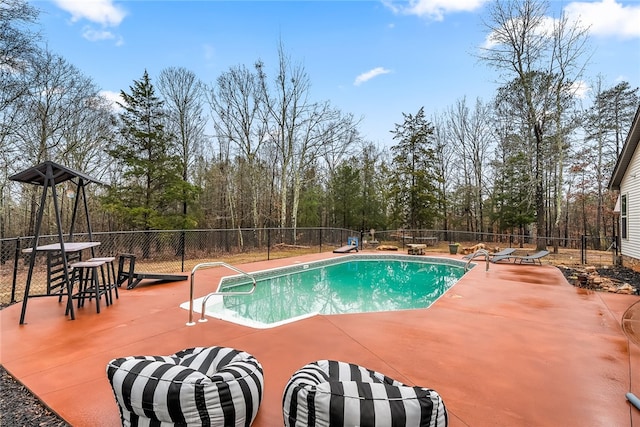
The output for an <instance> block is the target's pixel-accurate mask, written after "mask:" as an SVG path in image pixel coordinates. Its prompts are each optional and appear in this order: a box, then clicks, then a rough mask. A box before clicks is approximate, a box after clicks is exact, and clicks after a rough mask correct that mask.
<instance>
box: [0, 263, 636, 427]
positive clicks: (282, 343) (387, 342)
mask: <svg viewBox="0 0 640 427" xmlns="http://www.w3.org/2000/svg"><path fill="white" fill-rule="evenodd" d="M339 256H342V255H340V254H332V253H322V254H315V255H307V256H301V257H296V258H288V259H281V260H274V261H264V262H257V263H251V264H245V265H242V266H238V267H240V268H242V269H244V270H246V271H258V270H263V269H268V268H274V267H279V266H284V265H291V264H293V263H294V262H309V261H313V260H318V259H326V258H328V257H339ZM449 258H457V259H460V258H461V256H451V257H449ZM200 273H202V275H201V276H200ZM231 273H232V272H230V271H229V270H225V269H223V268H216V269H211V270H202V271H201V272H199V273H198V275H197V280H196V289H195V295H196V297H198V296H202V295H204V294H206V293H208V292H210V291H212V290H213V289H214V288H215V286H216V285H217V283H218V280H219V278H220V277H221V276H223V275H230V274H231ZM188 298H189V282H188V281H183V282H177V283H165V284H159V285H145V284H144V282H143V283H142V284H141V285H139V286H138V287H136V288H134V289H132V290H126V289H125V288H121V291H120V299H119V300H117V301H116V302H115V304H114V305H113V306H111V307H108V308H103V310H102V312H101V313H100V314H96V312H95V308H94V307H93V304H87V305H86V306H85V307H84V308H82V309H79V310H77V316H76V320H74V321H72V320H69V319H68V317H65V316H64V315H63V313H64V304H58V302H57V300H56V299H55V298H33V299H30V300H29V304H28V309H27V313H26V322H27V323H26V324H25V325H22V326H21V325H19V324H18V321H19V317H20V309H21V304H15V305H13V306H11V307H8V308H5V309H4V310H2V311H0V323H1V325H0V326H1V334H2V335H1V337H0V347H1V349H0V363H1V364H2V365H3V366H4V367H5V369H7V371H8V372H9V373H10V374H11V375H13V376H14V377H16V378H17V379H18V380H19V381H20V382H22V383H23V384H24V385H25V386H26V387H28V388H29V389H30V390H31V391H32V392H33V393H35V394H36V395H37V396H38V397H39V398H40V399H41V400H42V401H43V402H44V403H45V404H47V405H48V406H49V407H50V408H51V409H52V410H53V411H55V412H56V413H58V414H59V415H60V416H61V417H62V418H64V419H65V420H66V421H67V422H68V423H69V424H71V425H73V426H79V427H82V426H116V425H119V423H120V420H119V414H118V408H117V405H116V403H115V400H114V397H113V394H112V391H111V388H110V386H109V383H108V381H107V379H106V375H105V367H106V364H107V362H108V361H109V360H111V359H113V358H115V357H120V356H128V355H141V354H157V355H168V354H172V353H174V352H176V351H178V350H180V349H183V348H187V347H194V346H212V345H219V346H228V347H235V348H238V349H242V350H245V351H247V352H249V353H251V354H253V355H254V356H255V357H256V358H257V359H258V360H259V361H260V362H261V364H262V366H263V368H264V373H265V394H264V400H263V402H262V405H261V406H260V410H259V412H258V417H257V419H256V422H255V423H254V424H253V425H254V426H258V427H268V426H279V425H282V424H283V421H282V408H281V405H282V402H281V399H282V391H283V389H284V386H285V384H286V382H287V380H288V379H289V377H290V376H291V375H292V374H293V373H294V372H295V371H296V370H297V369H299V368H300V367H302V366H303V365H305V364H306V363H308V362H310V361H314V360H318V359H337V360H343V361H347V362H352V363H357V364H360V365H363V366H366V367H368V368H370V369H374V370H377V371H380V372H382V373H385V374H386V375H388V376H390V377H393V378H395V379H397V380H399V381H402V382H404V383H406V384H411V385H420V386H423V387H430V388H433V389H435V390H437V391H438V392H439V393H440V395H441V396H442V398H443V400H444V402H445V404H446V406H447V409H448V410H449V419H450V426H454V427H455V426H524V425H526V426H559V425H562V426H616V427H618V426H634V425H635V426H640V411H639V410H637V409H636V408H634V407H633V406H632V405H631V404H629V402H627V400H626V399H625V394H626V393H627V392H632V393H634V394H635V395H636V396H640V345H638V343H637V341H636V342H634V341H633V340H632V339H630V338H629V336H628V335H627V334H625V330H627V331H631V333H633V331H640V304H638V301H640V297H638V296H632V295H616V294H606V293H599V292H598V293H597V292H592V291H586V290H583V289H579V288H574V287H573V286H571V285H569V284H568V283H567V281H566V280H565V278H564V276H563V275H562V273H561V272H560V271H559V270H558V269H557V268H555V267H553V266H550V265H542V266H530V265H513V264H491V265H490V269H489V271H488V272H485V265H484V262H478V266H477V267H476V268H474V269H472V270H471V271H470V272H468V273H467V274H466V275H465V276H464V277H463V278H462V279H461V280H460V281H459V282H458V283H457V284H456V285H455V286H454V287H453V288H452V289H451V290H450V291H449V292H447V294H445V295H444V296H443V297H442V298H440V299H439V300H438V301H437V302H436V303H435V304H433V305H432V306H431V307H430V308H428V309H420V310H408V311H400V312H385V313H367V314H345V315H332V316H314V317H312V318H309V319H305V320H301V321H299V322H295V323H291V324H287V325H283V326H280V327H277V328H273V329H263V330H257V329H251V328H247V327H243V326H239V325H235V324H232V323H228V322H224V321H220V320H216V319H210V320H209V321H208V322H206V323H198V324H196V325H195V326H191V327H190V326H186V325H185V323H186V321H187V319H188V313H187V311H185V310H183V309H181V308H179V304H180V303H182V302H184V301H186V300H188ZM631 306H633V308H632V309H631V310H629V308H630V307H631ZM623 327H624V330H623Z"/></svg>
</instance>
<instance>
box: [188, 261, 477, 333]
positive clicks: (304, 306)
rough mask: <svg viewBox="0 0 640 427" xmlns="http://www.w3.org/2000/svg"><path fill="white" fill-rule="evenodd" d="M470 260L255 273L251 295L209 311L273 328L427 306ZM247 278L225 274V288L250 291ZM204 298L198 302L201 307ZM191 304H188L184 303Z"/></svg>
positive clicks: (216, 301) (224, 300)
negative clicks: (318, 317) (323, 317)
mask: <svg viewBox="0 0 640 427" xmlns="http://www.w3.org/2000/svg"><path fill="white" fill-rule="evenodd" d="M464 266H465V262H462V261H458V260H452V259H448V258H435V257H419V258H418V257H415V256H404V255H370V254H358V255H355V254H354V255H347V256H344V257H339V258H332V259H329V260H323V261H317V262H313V263H301V264H297V265H295V266H291V267H284V268H279V269H272V270H265V271H260V272H255V273H251V274H252V275H253V276H254V278H255V280H256V282H257V286H256V290H255V292H254V293H253V294H251V295H243V296H224V297H222V296H214V297H211V298H209V300H208V301H207V310H206V314H207V315H208V316H211V317H215V318H218V319H222V320H227V321H231V322H234V323H239V324H242V325H245V326H250V327H254V328H271V327H275V326H278V325H282V324H284V323H289V322H292V321H296V320H300V319H304V318H307V317H310V316H314V315H316V314H326V315H330V314H343V313H366V312H380V311H392V310H410V309H418V308H426V307H429V306H430V305H431V304H433V303H434V302H435V301H436V300H437V299H438V298H440V297H441V296H442V295H443V294H444V293H445V292H446V291H447V290H448V289H449V288H451V287H452V286H453V285H454V284H455V283H456V282H457V281H458V280H459V279H460V277H462V275H463V274H464ZM250 287H251V284H250V283H249V282H248V281H247V279H246V277H243V276H241V275H237V276H228V277H224V278H223V279H222V284H221V289H222V290H223V291H224V290H226V291H231V290H233V291H245V290H248V289H249V288H250ZM201 305H202V298H200V299H198V300H196V301H195V302H194V307H195V308H196V310H195V311H197V312H199V308H200V307H201ZM181 307H183V308H187V309H188V303H184V304H182V305H181Z"/></svg>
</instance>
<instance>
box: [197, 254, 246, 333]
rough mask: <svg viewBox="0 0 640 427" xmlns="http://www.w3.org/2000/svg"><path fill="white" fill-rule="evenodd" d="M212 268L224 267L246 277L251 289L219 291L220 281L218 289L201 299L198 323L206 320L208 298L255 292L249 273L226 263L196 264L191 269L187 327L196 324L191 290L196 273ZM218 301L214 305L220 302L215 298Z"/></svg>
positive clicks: (219, 299)
mask: <svg viewBox="0 0 640 427" xmlns="http://www.w3.org/2000/svg"><path fill="white" fill-rule="evenodd" d="M212 267H226V268H228V269H229V270H233V271H235V272H236V273H239V274H241V275H243V276H247V277H248V278H249V279H251V282H252V283H253V286H252V287H251V290H249V291H224V292H223V291H221V290H220V289H221V288H222V281H223V280H222V279H220V283H218V288H217V289H216V290H215V292H211V293H209V294H207V295H206V296H205V297H204V298H203V299H202V311H201V317H200V322H206V321H207V319H206V317H205V308H206V305H207V301H208V300H209V298H212V297H222V296H223V295H250V294H252V293H253V291H255V290H256V279H255V278H254V277H253V276H252V275H251V274H249V273H246V272H244V271H242V270H240V269H239V268H237V267H234V266H232V265H229V264H227V263H226V262H221V261H218V262H203V263H200V264H197V265H196V266H195V267H193V269H192V270H191V283H190V287H189V321H188V322H187V326H193V325H195V324H196V323H195V322H194V321H193V288H194V285H195V276H196V271H198V270H200V269H203V268H212ZM217 300H218V301H216V303H219V302H220V301H221V298H217Z"/></svg>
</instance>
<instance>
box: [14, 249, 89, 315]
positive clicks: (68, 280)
mask: <svg viewBox="0 0 640 427" xmlns="http://www.w3.org/2000/svg"><path fill="white" fill-rule="evenodd" d="M99 245H100V242H63V243H51V244H48V245H41V246H36V248H35V251H36V252H61V253H62V268H63V271H64V282H65V286H66V289H67V308H66V311H65V313H66V312H68V313H69V316H70V317H71V320H75V318H76V316H75V311H74V309H73V302H72V299H71V293H72V291H73V287H72V283H71V274H70V272H69V263H68V259H67V255H66V254H68V253H75V252H81V251H83V250H85V249H91V255H92V256H93V248H95V247H96V246H99ZM33 249H34V248H26V249H23V250H22V252H23V253H32V252H33ZM49 267H50V266H49ZM31 278H32V275H31V274H29V276H28V277H27V283H26V286H25V289H24V298H23V300H22V315H21V318H20V324H22V323H24V315H25V313H26V310H27V300H28V299H29V289H30V287H31ZM61 295H62V294H49V293H47V294H41V295H31V297H44V296H58V297H61Z"/></svg>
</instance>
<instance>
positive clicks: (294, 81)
mask: <svg viewBox="0 0 640 427" xmlns="http://www.w3.org/2000/svg"><path fill="white" fill-rule="evenodd" d="M278 59H279V61H278V71H277V74H276V77H275V81H274V84H273V86H271V85H269V82H268V80H267V75H266V72H265V70H264V65H263V64H262V63H261V62H258V63H257V64H256V68H257V70H258V76H259V82H260V89H261V97H262V100H263V102H264V103H265V107H266V111H267V117H268V119H269V123H270V132H269V135H270V138H271V140H272V141H273V143H274V144H275V146H276V150H277V153H278V155H277V158H278V161H279V167H280V174H281V176H280V189H279V191H280V226H281V227H285V226H286V225H287V220H288V218H289V212H290V213H291V214H290V218H291V226H292V228H293V229H294V231H293V233H294V236H293V237H294V240H295V228H296V226H297V210H298V204H299V201H300V190H301V188H302V184H303V182H304V179H303V178H304V176H305V174H304V172H305V171H306V170H307V169H308V168H309V166H310V165H313V164H315V162H316V161H317V160H318V159H319V158H321V157H322V156H323V155H324V153H325V152H326V150H327V149H328V148H330V147H336V146H342V147H344V146H348V145H349V144H351V143H353V142H354V141H355V140H356V139H355V135H356V121H355V120H354V119H353V117H352V116H351V115H345V114H342V112H340V111H339V110H338V109H335V108H333V107H332V106H331V105H330V104H329V103H328V102H312V101H311V100H310V80H309V76H308V75H307V73H306V71H305V69H304V67H303V66H302V65H299V64H293V63H292V62H291V60H290V58H289V57H288V56H287V55H286V54H285V53H284V49H283V46H282V45H280V46H279V49H278ZM289 195H290V196H291V209H290V210H289V209H288V207H287V198H288V196H289Z"/></svg>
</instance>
